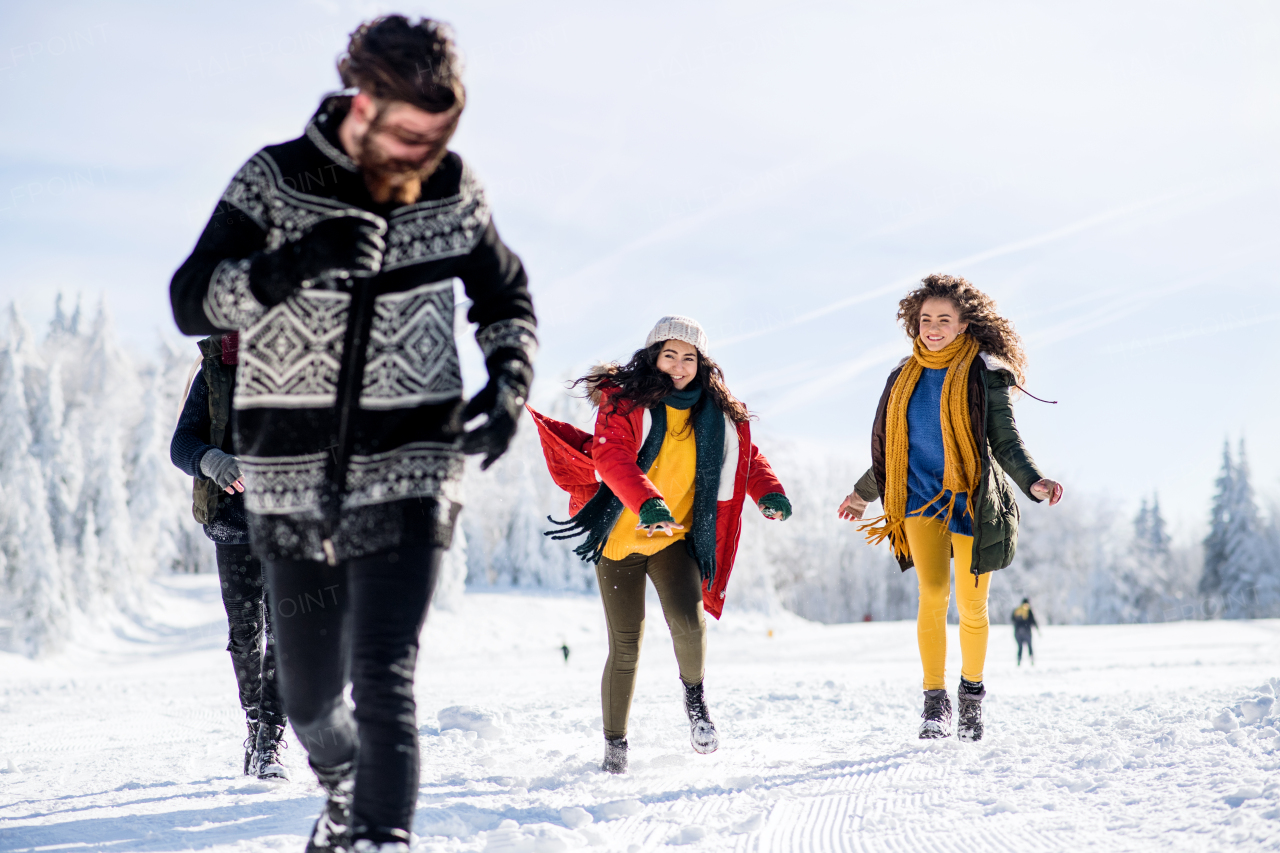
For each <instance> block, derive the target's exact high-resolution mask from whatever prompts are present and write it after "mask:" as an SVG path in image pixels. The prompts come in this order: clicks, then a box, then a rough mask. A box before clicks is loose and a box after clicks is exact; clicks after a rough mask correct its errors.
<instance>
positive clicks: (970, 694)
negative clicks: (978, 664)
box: [956, 676, 987, 743]
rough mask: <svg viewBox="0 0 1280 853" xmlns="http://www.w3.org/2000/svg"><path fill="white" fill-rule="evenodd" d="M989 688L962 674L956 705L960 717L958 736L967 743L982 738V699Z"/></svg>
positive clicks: (957, 726) (957, 723) (957, 725)
mask: <svg viewBox="0 0 1280 853" xmlns="http://www.w3.org/2000/svg"><path fill="white" fill-rule="evenodd" d="M986 696H987V688H985V687H983V686H982V682H981V681H979V682H977V683H976V684H975V683H974V682H972V681H970V680H969V679H967V678H964V677H963V676H961V678H960V689H959V690H957V691H956V705H957V711H958V713H959V717H960V719H959V720H958V721H957V722H956V737H957V738H959V739H960V740H962V741H964V742H965V743H973V742H974V741H979V740H982V700H983V699H985V698H986Z"/></svg>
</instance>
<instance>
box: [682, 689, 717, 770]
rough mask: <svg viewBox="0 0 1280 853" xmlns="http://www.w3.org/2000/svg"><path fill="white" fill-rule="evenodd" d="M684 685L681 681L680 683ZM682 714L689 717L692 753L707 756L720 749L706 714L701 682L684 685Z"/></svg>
mask: <svg viewBox="0 0 1280 853" xmlns="http://www.w3.org/2000/svg"><path fill="white" fill-rule="evenodd" d="M680 683H681V684H684V681H683V680H682V681H681V682H680ZM684 712H685V713H686V714H688V715H689V742H690V743H691V744H693V751H694V752H697V753H699V754H701V755H707V754H709V753H712V752H715V751H716V750H717V749H719V748H720V735H719V734H718V733H717V732H716V724H715V723H713V722H711V715H710V714H708V713H707V702H706V699H705V698H704V697H703V695H702V682H701V681H699V682H698V683H697V684H684Z"/></svg>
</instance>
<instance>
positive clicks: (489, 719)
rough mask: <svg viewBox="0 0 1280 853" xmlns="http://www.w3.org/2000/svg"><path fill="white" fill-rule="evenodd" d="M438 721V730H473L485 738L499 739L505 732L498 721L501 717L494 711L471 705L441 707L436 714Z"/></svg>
mask: <svg viewBox="0 0 1280 853" xmlns="http://www.w3.org/2000/svg"><path fill="white" fill-rule="evenodd" d="M436 719H437V720H438V721H439V723H440V731H442V732H443V731H447V730H449V729H461V730H462V731H464V732H475V733H476V736H477V737H482V738H484V739H485V740H501V739H502V736H503V735H504V734H505V732H504V731H503V729H502V727H501V726H500V725H499V723H501V722H502V718H501V716H500V715H499V714H497V713H495V712H494V711H488V710H485V709H484V708H477V707H475V706H473V705H450V706H449V707H448V708H441V709H440V711H439V713H437V714H436Z"/></svg>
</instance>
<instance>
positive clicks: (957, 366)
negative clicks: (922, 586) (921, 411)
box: [859, 334, 982, 557]
mask: <svg viewBox="0 0 1280 853" xmlns="http://www.w3.org/2000/svg"><path fill="white" fill-rule="evenodd" d="M977 355H978V342H977V340H976V339H974V338H973V337H971V336H969V335H967V334H962V335H959V336H957V337H956V339H955V340H954V341H952V342H951V343H949V344H947V346H946V347H945V348H944V349H942V350H941V351H939V352H930V351H929V349H928V348H926V347H925V346H924V344H923V343H922V342H921V340H920V338H919V337H917V338H916V340H915V353H914V354H913V355H912V357H911V358H909V359H907V363H906V364H904V365H903V366H902V372H901V373H899V374H898V379H897V381H895V382H894V383H893V389H892V390H891V391H890V392H889V406H888V410H887V412H886V413H885V456H884V465H885V472H884V476H885V483H884V490H885V494H884V495H882V496H881V497H882V498H883V499H884V515H882V516H880V517H879V518H875V519H871V520H870V521H868V522H867V523H866V524H864V525H862V526H861V527H860V528H859V529H860V530H865V531H866V532H867V541H868V542H870V543H871V544H873V545H877V544H879V543H880V542H883V541H884V540H885V539H886V538H887V539H888V540H889V543H890V544H891V545H892V546H893V554H894V556H895V557H906V556H908V550H907V537H906V533H905V531H904V529H903V521H904V520H905V519H906V515H907V454H908V450H909V442H908V439H907V406H908V404H909V403H910V402H911V395H912V394H913V393H914V392H915V390H916V383H917V382H919V381H920V376H921V373H922V371H923V370H924V369H925V368H926V367H928V368H931V369H938V368H943V367H945V368H946V369H947V375H946V377H945V378H944V379H943V381H942V411H941V412H940V415H941V418H942V449H943V454H944V456H943V459H944V464H943V470H942V491H941V492H939V493H938V494H937V496H935V497H934V499H933V500H931V501H929V503H927V504H926V505H925V506H924V509H928V508H929V507H931V506H933V505H934V504H935V503H937V502H938V501H939V500H941V499H942V496H943V495H945V494H946V493H947V492H951V500H950V502H949V503H948V504H947V510H946V514H945V516H944V518H943V523H944V524H948V523H950V521H951V513H952V512H953V511H954V510H955V504H956V495H957V494H958V493H960V492H964V493H965V494H966V495H968V496H969V501H967V502H966V504H965V511H966V512H969V513H970V517H972V508H971V503H972V499H973V494H974V492H976V491H977V488H978V477H979V476H980V475H981V472H982V463H981V461H980V460H979V458H978V445H977V442H975V441H974V437H973V427H972V425H971V424H970V421H969V368H970V366H972V364H973V360H974V358H976V357H977Z"/></svg>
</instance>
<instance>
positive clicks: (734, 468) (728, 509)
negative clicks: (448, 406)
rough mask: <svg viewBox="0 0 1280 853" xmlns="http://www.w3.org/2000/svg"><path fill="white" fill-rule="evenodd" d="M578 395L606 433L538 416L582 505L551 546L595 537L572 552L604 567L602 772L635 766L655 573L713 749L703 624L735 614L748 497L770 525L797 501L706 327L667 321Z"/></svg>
mask: <svg viewBox="0 0 1280 853" xmlns="http://www.w3.org/2000/svg"><path fill="white" fill-rule="evenodd" d="M574 385H581V386H584V387H585V388H586V390H587V391H588V393H589V396H590V399H591V401H592V402H593V403H595V404H596V405H597V406H598V407H599V411H598V413H597V417H596V425H595V433H594V435H589V434H587V433H585V432H583V431H582V430H579V429H577V428H575V427H573V426H570V425H569V424H565V423H561V422H559V421H554V420H551V419H550V418H547V417H545V416H544V415H541V414H539V413H537V412H533V417H534V421H535V422H536V423H537V424H538V431H539V433H540V434H541V436H542V446H543V452H544V453H545V455H546V458H547V467H548V468H549V469H550V471H551V475H552V478H553V479H554V480H555V481H556V483H557V484H558V485H560V486H561V487H562V488H564V489H565V491H567V492H569V494H570V504H569V511H570V514H571V518H570V519H569V520H568V521H566V522H558V524H559V525H560V527H559V529H558V530H556V531H553V532H552V533H549V534H548V535H550V536H553V537H554V538H556V539H569V538H574V537H577V536H581V535H585V536H586V541H584V542H583V543H582V544H581V545H579V546H578V547H577V548H576V549H574V550H575V552H576V553H577V554H578V555H579V556H580V557H582V559H583V560H585V561H587V562H590V563H594V564H595V565H596V578H597V580H598V581H599V585H600V596H601V598H602V599H603V600H604V613H605V622H606V623H607V625H608V630H609V657H608V660H607V662H606V663H605V669H604V677H603V679H602V681H601V685H600V694H601V695H600V698H601V705H602V710H603V716H604V736H605V758H604V765H603V768H604V769H605V770H606V771H608V772H610V773H625V772H626V769H627V718H628V716H629V715H630V713H631V695H632V691H633V690H634V688H635V677H636V664H637V662H638V660H639V657H640V641H641V639H642V638H643V636H644V596H645V578H646V576H647V577H648V578H649V579H650V580H652V581H653V585H654V587H655V588H656V589H657V591H658V599H659V600H660V601H661V602H662V612H663V615H664V616H665V617H666V620H667V625H668V627H670V629H671V639H672V641H673V643H674V645H675V652H676V661H677V662H678V664H679V668H680V680H681V682H682V685H683V688H684V704H685V711H686V713H687V714H688V716H689V727H690V733H689V734H690V740H691V742H692V744H693V749H694V751H695V752H699V753H704V754H705V753H709V752H714V751H715V750H716V748H717V747H718V746H719V736H718V735H717V733H716V729H715V725H714V724H713V723H712V722H711V718H710V716H709V715H708V713H707V707H706V701H705V699H704V696H703V691H702V679H703V672H704V665H703V662H704V660H705V658H706V652H707V623H706V618H705V617H704V615H703V614H704V611H705V612H709V613H711V615H713V616H715V617H717V618H719V616H720V612H721V609H722V608H723V604H724V597H725V585H726V584H727V583H728V580H729V573H730V572H731V571H732V569H733V558H734V555H735V554H736V553H737V550H738V537H739V534H740V532H741V529H742V506H743V503H744V502H745V499H746V496H747V495H750V496H751V499H752V501H753V502H754V503H755V504H756V506H757V507H759V509H760V512H761V513H763V514H764V516H765V517H766V518H769V519H783V520H785V519H786V518H787V517H789V516H790V515H791V503H790V502H789V501H788V500H787V497H786V494H785V492H784V491H783V488H782V484H781V483H779V482H778V478H777V477H775V476H774V474H773V470H772V469H771V468H770V467H769V462H768V460H766V459H765V458H764V454H762V453H760V451H759V450H757V449H756V447H755V445H753V444H752V443H751V429H750V425H749V423H748V414H747V408H746V406H744V405H742V403H740V402H739V401H738V400H737V399H736V398H735V397H734V396H733V394H731V393H730V392H729V389H728V387H726V385H725V381H724V374H723V373H722V372H721V370H720V367H719V365H717V364H716V363H715V362H714V361H712V360H711V358H710V357H708V355H707V336H706V334H705V333H704V332H703V331H702V327H701V326H699V325H698V324H697V322H695V321H694V320H691V319H689V318H688V317H678V316H670V317H663V318H662V319H661V320H659V321H658V324H657V325H656V326H654V328H653V330H652V331H651V332H649V336H648V338H647V339H646V340H645V345H644V348H642V349H639V350H636V352H635V354H634V355H633V356H632V357H631V360H630V361H629V362H627V363H626V364H625V365H619V364H608V365H602V366H600V367H598V368H596V369H595V370H593V371H591V372H590V373H588V374H587V375H586V376H583V377H582V378H580V379H578V380H577V381H576V382H575V383H574ZM530 411H532V410H530ZM655 534H657V535H656V536H655Z"/></svg>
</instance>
